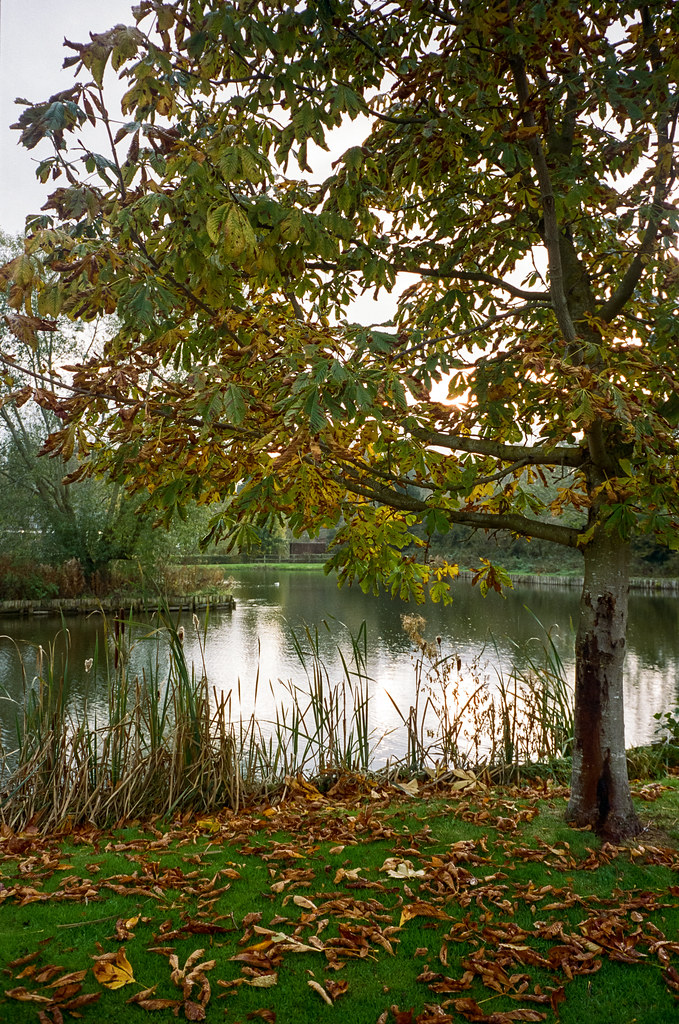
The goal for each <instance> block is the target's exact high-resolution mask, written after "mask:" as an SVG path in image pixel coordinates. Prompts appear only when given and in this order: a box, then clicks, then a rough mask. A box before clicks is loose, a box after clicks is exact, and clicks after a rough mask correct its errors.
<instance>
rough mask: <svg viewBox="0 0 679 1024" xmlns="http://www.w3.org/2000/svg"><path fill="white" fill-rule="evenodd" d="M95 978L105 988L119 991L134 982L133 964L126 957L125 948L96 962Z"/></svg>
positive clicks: (105, 955) (98, 958)
mask: <svg viewBox="0 0 679 1024" xmlns="http://www.w3.org/2000/svg"><path fill="white" fill-rule="evenodd" d="M92 970H93V971H94V976H95V978H96V979H97V981H98V982H99V984H100V985H103V986H104V988H111V989H117V988H122V987H123V986H124V985H130V984H132V983H133V982H134V972H133V970H132V964H131V963H130V961H129V960H128V959H127V957H126V956H125V947H124V946H121V947H120V949H118V950H116V952H115V953H105V954H104V955H103V956H100V957H97V958H96V960H95V964H94V967H93V968H92Z"/></svg>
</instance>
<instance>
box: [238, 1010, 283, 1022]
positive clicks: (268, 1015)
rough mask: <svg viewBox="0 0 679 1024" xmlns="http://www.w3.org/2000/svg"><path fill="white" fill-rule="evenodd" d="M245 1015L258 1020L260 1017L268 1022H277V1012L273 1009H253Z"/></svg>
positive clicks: (247, 1017) (249, 1018) (248, 1018)
mask: <svg viewBox="0 0 679 1024" xmlns="http://www.w3.org/2000/svg"><path fill="white" fill-rule="evenodd" d="M245 1017H246V1019H247V1020H256V1019H257V1017H259V1019H260V1020H265V1021H266V1022H267V1024H276V1014H275V1012H274V1011H273V1010H251V1011H250V1013H246V1014H245Z"/></svg>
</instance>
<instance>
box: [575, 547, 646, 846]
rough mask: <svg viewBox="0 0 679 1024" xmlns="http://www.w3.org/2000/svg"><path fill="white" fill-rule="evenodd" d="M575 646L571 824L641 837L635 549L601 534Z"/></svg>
mask: <svg viewBox="0 0 679 1024" xmlns="http://www.w3.org/2000/svg"><path fill="white" fill-rule="evenodd" d="M584 555H585V582H584V585H583V588H582V597H581V599H580V619H579V624H578V633H577V637H576V641H575V735H574V742H573V776H572V780H571V799H570V803H569V804H568V811H567V815H566V817H567V818H568V820H569V821H572V822H573V823H574V824H575V825H578V826H581V827H582V826H584V825H591V826H592V828H593V829H594V830H595V831H597V832H598V833H599V834H601V835H602V836H604V837H605V838H607V839H611V840H613V841H618V840H620V839H623V838H625V837H627V836H632V835H637V833H638V832H639V831H640V828H641V826H640V824H639V819H638V818H637V815H636V812H635V810H634V806H633V804H632V797H631V795H630V790H629V780H628V777H627V758H626V754H625V722H624V705H623V662H624V660H625V638H626V632H627V606H628V594H629V545H628V544H627V543H626V542H625V541H623V540H621V538H620V537H616V536H607V535H606V534H605V533H603V532H601V531H598V532H597V533H596V534H595V536H594V537H593V538H592V540H591V541H590V543H589V544H588V545H587V547H586V548H585V551H584Z"/></svg>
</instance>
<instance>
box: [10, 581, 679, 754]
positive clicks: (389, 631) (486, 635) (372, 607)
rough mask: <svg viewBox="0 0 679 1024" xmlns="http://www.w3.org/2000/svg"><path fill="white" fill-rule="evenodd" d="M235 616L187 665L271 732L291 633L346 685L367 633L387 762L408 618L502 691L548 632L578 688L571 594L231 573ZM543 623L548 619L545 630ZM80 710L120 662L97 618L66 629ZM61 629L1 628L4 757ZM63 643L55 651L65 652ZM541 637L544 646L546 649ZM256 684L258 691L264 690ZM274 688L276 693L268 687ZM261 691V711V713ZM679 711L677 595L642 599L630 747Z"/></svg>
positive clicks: (41, 623)
mask: <svg viewBox="0 0 679 1024" xmlns="http://www.w3.org/2000/svg"><path fill="white" fill-rule="evenodd" d="M226 571H227V573H228V574H229V575H230V576H231V577H232V578H233V580H234V586H233V592H234V596H235V599H236V608H235V610H234V611H232V612H211V613H210V617H209V621H208V625H207V634H206V635H207V642H206V645H205V650H204V652H203V654H201V645H200V642H199V634H198V632H197V630H196V628H195V626H194V623H193V621H192V618H191V616H183V617H182V620H181V621H182V625H183V626H184V630H185V641H184V648H185V651H186V653H187V657H188V660H189V661H193V662H194V664H195V665H196V671H197V672H199V673H200V672H202V670H203V669H202V665H203V657H204V664H205V671H206V673H207V677H208V679H209V681H210V685H211V687H215V688H216V689H217V690H218V691H219V690H222V691H225V692H228V691H232V695H233V696H232V707H234V708H240V712H241V714H242V715H243V716H246V717H247V716H249V715H250V714H252V713H254V714H255V716H256V718H257V720H258V722H259V723H260V724H262V725H263V728H264V731H265V732H266V730H267V728H268V725H267V723H268V722H269V721H270V720H271V719H272V718H273V717H274V713H275V706H276V704H277V703H280V702H281V701H285V700H286V699H287V696H286V690H285V687H284V686H283V685H282V684H281V682H280V681H283V682H285V681H288V680H291V681H293V682H294V683H295V684H298V685H302V684H303V683H304V680H305V673H304V668H303V667H302V665H301V664H300V661H299V658H298V654H297V650H296V645H295V640H294V636H293V634H297V636H298V637H301V636H302V635H303V631H304V628H305V626H308V627H310V629H311V631H312V633H313V634H314V635H316V634H317V636H318V647H319V651H320V654H321V658H322V661H323V663H324V665H325V666H326V668H327V670H328V675H329V678H330V680H331V681H336V680H339V679H340V678H341V677H342V675H343V668H342V661H341V657H340V654H339V653H338V646H339V648H340V649H341V650H342V651H343V652H344V654H345V657H346V658H347V659H348V658H349V656H350V654H351V642H350V634H353V635H354V636H356V635H357V634H358V633H359V631H360V629H361V625H362V623H363V622H365V624H366V630H367V650H368V675H369V677H370V682H369V684H368V685H369V692H370V697H371V701H370V724H371V727H372V728H373V729H374V731H375V736H383V735H384V734H386V735H385V738H384V739H383V740H382V741H381V743H380V746H379V748H378V750H377V752H376V763H379V762H380V761H381V762H384V760H385V759H386V758H387V757H389V756H394V755H396V756H400V755H402V753H403V750H404V743H405V738H404V735H403V730H402V729H399V726H400V724H401V723H400V717H399V713H398V711H397V710H396V708H395V707H394V704H396V705H397V706H398V708H399V709H400V711H401V713H402V714H403V715H404V716H406V717H407V713H408V709H409V707H410V705H411V703H412V701H413V699H414V692H415V671H414V665H413V654H414V650H415V649H414V646H413V644H412V642H411V640H410V639H409V637H408V636H407V635H406V633H405V631H404V629H403V626H402V621H401V616H402V615H403V613H404V612H407V613H416V614H419V615H422V616H423V617H424V618H425V620H426V630H425V637H426V639H428V640H430V641H431V642H434V641H435V638H436V637H437V636H438V637H440V639H441V643H440V650H441V652H442V653H443V654H452V653H456V654H458V655H459V657H460V659H461V662H462V664H463V669H462V674H463V675H464V674H465V672H467V674H468V675H471V674H472V673H471V671H468V670H467V669H466V668H465V666H467V665H471V664H472V663H474V662H475V661H476V663H477V669H476V673H477V676H478V675H479V674H480V676H481V678H486V679H487V680H488V682H489V684H490V685H491V686H492V685H494V684H495V683H496V681H497V678H498V673H504V675H505V676H507V675H508V674H509V673H510V672H511V668H512V666H513V665H515V666H517V667H518V668H519V669H526V667H527V666H528V665H529V662H530V660H531V658H532V659H536V660H539V657H540V651H541V647H542V640H544V633H543V631H542V630H541V628H540V625H539V623H541V624H542V626H544V627H545V629H548V630H549V631H550V633H551V636H552V640H553V641H554V645H555V647H556V649H557V651H558V652H559V655H560V657H561V658H562V660H563V663H564V666H565V668H566V671H567V673H568V675H569V678H571V679H572V677H573V630H572V621H574V620H575V617H576V614H577V605H578V598H579V591H578V589H577V588H575V587H573V588H571V587H549V588H542V587H527V586H522V587H517V589H516V590H514V591H510V592H508V593H507V596H506V598H502V597H499V596H498V595H497V594H495V593H491V594H489V595H488V597H486V598H483V597H482V596H481V594H480V593H479V591H478V589H477V588H476V587H472V586H471V585H470V584H469V583H468V582H467V581H464V580H461V581H459V582H458V583H457V584H456V587H455V590H454V595H455V600H454V603H453V604H452V606H449V607H447V608H444V607H442V606H440V605H425V606H417V605H412V604H411V605H406V604H404V603H403V602H401V601H399V600H392V599H391V598H389V597H388V596H386V595H380V596H379V597H377V598H376V597H373V596H372V595H364V594H363V593H362V592H361V591H360V590H358V589H357V588H355V587H354V588H350V589H349V588H344V589H342V590H340V589H338V587H337V584H336V581H335V579H334V578H333V577H326V576H324V575H323V573H322V571H321V570H320V569H309V570H307V569H295V570H287V569H278V568H262V567H249V568H246V569H237V570H231V569H230V568H228V569H227V570H226ZM536 620H539V622H538V621H536ZM66 626H67V628H68V632H69V679H70V680H71V682H70V686H69V700H70V701H71V702H72V704H73V705H75V706H77V705H78V704H79V703H81V702H82V700H83V695H84V693H85V691H86V690H87V691H88V693H89V697H88V701H89V706H90V708H91V709H94V710H96V711H97V712H98V713H99V714H101V715H105V711H106V703H105V700H106V697H105V695H106V685H105V671H104V669H103V667H102V663H103V661H104V660H105V659H104V657H103V652H104V651H107V653H108V656H109V658H110V657H111V656H112V654H111V652H112V642H111V638H110V637H108V639H107V638H106V636H105V632H104V627H103V624H102V620H101V617H100V616H96V615H95V616H92V617H90V618H69V619H68V620H66ZM151 629H152V627H151V625H150V624H146V625H144V627H140V629H139V631H138V632H135V638H134V642H133V643H132V650H131V654H130V671H131V673H132V674H133V675H134V674H135V673H141V672H142V671H144V670H147V669H148V666H149V664H150V663H151V662H153V661H154V660H155V659H156V658H157V657H159V658H160V660H161V662H163V659H164V658H165V650H164V648H163V645H162V644H161V646H160V649H159V648H158V643H157V641H156V640H153V639H145V640H144V639H141V637H143V636H144V635H147V634H148V633H149V632H151ZM59 631H60V622H59V620H57V619H54V618H47V617H42V616H34V617H31V618H11V619H3V620H0V633H2V634H4V636H3V637H2V638H1V639H0V697H1V698H2V699H1V700H0V720H1V724H2V741H3V744H4V746H5V749H11V748H12V747H13V745H15V742H16V729H15V725H14V719H15V712H16V707H17V705H18V704H20V703H21V701H22V700H23V683H22V672H21V661H20V657H19V655H21V658H22V659H23V664H24V668H25V672H26V679H27V682H28V683H30V681H31V679H32V678H33V677H34V676H35V674H36V657H37V656H38V647H39V646H42V648H43V649H44V650H45V651H48V650H49V648H50V645H52V646H53V647H55V645H56V647H55V650H56V654H57V661H58V662H59V663H60V662H61V660H62V658H63V647H64V645H63V636H61V637H59V636H57V633H58V632H59ZM55 637H56V639H55ZM541 637H542V640H541V639H540V638H541ZM95 644H98V646H99V654H100V657H99V661H100V665H99V668H98V672H97V673H96V674H95V673H94V672H90V673H86V671H85V663H86V660H87V659H88V658H91V657H93V656H94V650H95ZM257 680H259V681H258V684H257ZM269 681H271V686H270V685H269ZM255 691H256V700H255ZM677 700H679V599H678V598H677V597H674V596H668V595H663V596H649V595H647V594H634V593H633V594H632V595H631V597H630V626H629V636H628V646H627V659H626V695H625V704H626V737H627V744H628V746H633V745H637V744H641V743H645V742H648V741H649V740H650V739H652V737H653V734H654V729H655V726H656V722H655V720H654V719H653V714H654V713H655V712H658V711H664V710H667V709H669V708H671V707H672V706H673V705H674V704H675V702H677Z"/></svg>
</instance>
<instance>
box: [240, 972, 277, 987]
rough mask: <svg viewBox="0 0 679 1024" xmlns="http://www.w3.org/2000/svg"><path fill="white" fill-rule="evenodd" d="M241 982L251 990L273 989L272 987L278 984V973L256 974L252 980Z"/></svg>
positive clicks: (244, 979) (247, 979)
mask: <svg viewBox="0 0 679 1024" xmlns="http://www.w3.org/2000/svg"><path fill="white" fill-rule="evenodd" d="M243 981H244V982H245V984H246V985H249V986H250V987H251V988H273V987H274V985H277V984H278V972H277V971H272V972H271V973H270V974H258V975H257V976H256V977H254V978H243Z"/></svg>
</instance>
